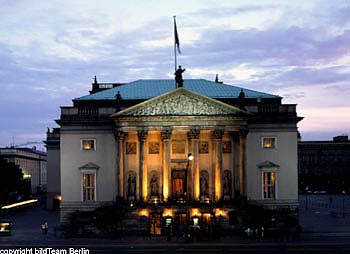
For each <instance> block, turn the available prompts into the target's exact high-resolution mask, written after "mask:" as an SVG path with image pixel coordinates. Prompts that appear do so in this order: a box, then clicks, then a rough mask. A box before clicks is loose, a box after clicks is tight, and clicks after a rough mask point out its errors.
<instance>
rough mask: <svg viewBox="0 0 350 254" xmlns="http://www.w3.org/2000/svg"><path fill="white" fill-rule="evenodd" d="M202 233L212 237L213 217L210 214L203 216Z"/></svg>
mask: <svg viewBox="0 0 350 254" xmlns="http://www.w3.org/2000/svg"><path fill="white" fill-rule="evenodd" d="M201 228H202V232H203V234H205V235H210V234H211V233H212V230H213V221H212V215H211V214H210V213H203V214H202V227H201Z"/></svg>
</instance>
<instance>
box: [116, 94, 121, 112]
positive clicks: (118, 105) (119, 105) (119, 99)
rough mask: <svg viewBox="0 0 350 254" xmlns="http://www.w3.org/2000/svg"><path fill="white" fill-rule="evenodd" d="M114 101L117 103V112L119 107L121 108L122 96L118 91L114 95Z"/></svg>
mask: <svg viewBox="0 0 350 254" xmlns="http://www.w3.org/2000/svg"><path fill="white" fill-rule="evenodd" d="M115 101H116V104H117V107H116V112H118V111H120V108H121V105H122V96H121V95H120V92H119V91H118V93H117V94H116V95H115Z"/></svg>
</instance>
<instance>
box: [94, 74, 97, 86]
mask: <svg viewBox="0 0 350 254" xmlns="http://www.w3.org/2000/svg"><path fill="white" fill-rule="evenodd" d="M94 84H95V85H97V78H96V75H95V77H94Z"/></svg>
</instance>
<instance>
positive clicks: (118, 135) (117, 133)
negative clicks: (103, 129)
mask: <svg viewBox="0 0 350 254" xmlns="http://www.w3.org/2000/svg"><path fill="white" fill-rule="evenodd" d="M114 136H115V139H116V140H118V141H123V140H124V139H125V138H126V137H127V136H128V133H127V132H124V131H121V130H118V129H115V130H114Z"/></svg>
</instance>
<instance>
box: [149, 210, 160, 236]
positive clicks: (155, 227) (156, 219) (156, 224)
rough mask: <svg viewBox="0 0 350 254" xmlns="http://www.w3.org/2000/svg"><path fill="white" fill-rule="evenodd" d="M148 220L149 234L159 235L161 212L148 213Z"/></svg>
mask: <svg viewBox="0 0 350 254" xmlns="http://www.w3.org/2000/svg"><path fill="white" fill-rule="evenodd" d="M149 220H150V227H149V233H150V235H161V233H162V217H161V214H158V213H153V214H150V217H149Z"/></svg>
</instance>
